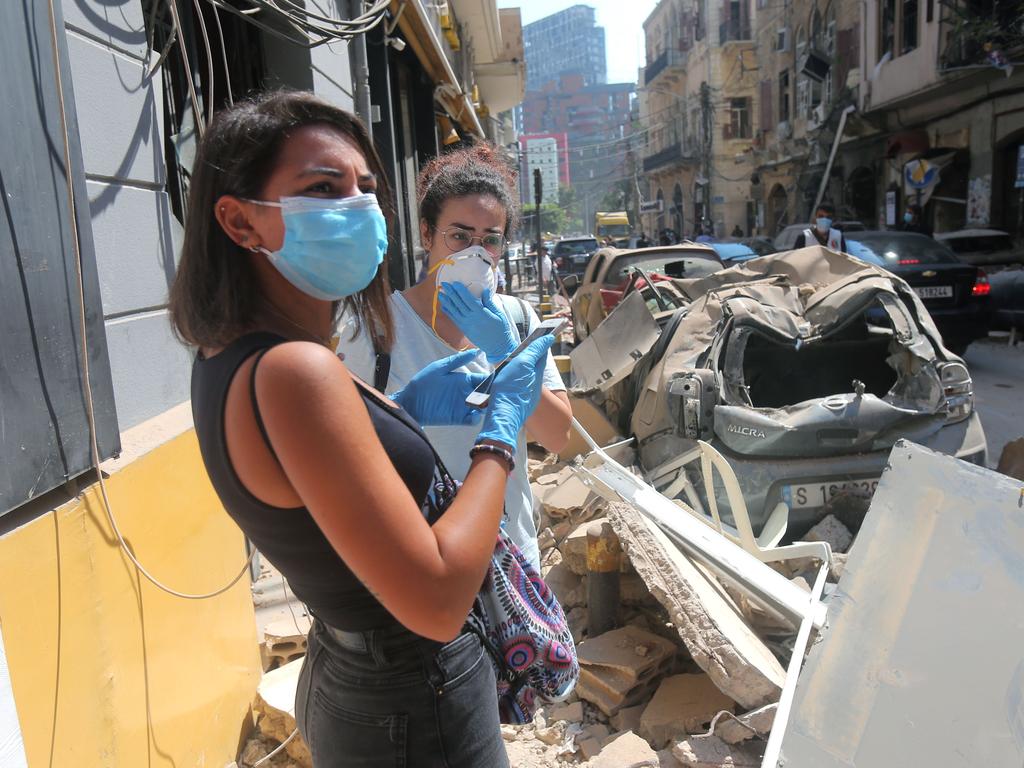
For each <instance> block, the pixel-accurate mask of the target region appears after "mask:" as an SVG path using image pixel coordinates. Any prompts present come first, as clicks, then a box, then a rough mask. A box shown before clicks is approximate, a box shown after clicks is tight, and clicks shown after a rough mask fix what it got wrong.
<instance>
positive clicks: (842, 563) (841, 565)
mask: <svg viewBox="0 0 1024 768" xmlns="http://www.w3.org/2000/svg"><path fill="white" fill-rule="evenodd" d="M849 557H850V556H849V555H847V554H845V553H842V552H840V553H839V554H835V555H832V566H831V567H830V568H829V569H828V577H829V579H830V580H831V581H839V580H840V579H841V578H842V577H843V570H844V569H845V568H846V561H847V559H849Z"/></svg>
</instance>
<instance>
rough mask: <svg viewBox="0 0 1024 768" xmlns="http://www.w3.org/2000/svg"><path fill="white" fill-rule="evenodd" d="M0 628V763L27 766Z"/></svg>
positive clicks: (15, 767)
mask: <svg viewBox="0 0 1024 768" xmlns="http://www.w3.org/2000/svg"><path fill="white" fill-rule="evenodd" d="M2 630H3V628H2V627H0V765H2V766H4V768H28V760H27V759H26V757H25V742H24V741H23V740H22V738H21V725H20V724H19V723H18V710H17V709H16V708H15V706H14V691H13V690H12V689H11V675H10V671H9V670H8V668H7V654H6V652H5V651H4V637H3V631H2Z"/></svg>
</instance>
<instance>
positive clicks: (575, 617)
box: [565, 606, 590, 644]
mask: <svg viewBox="0 0 1024 768" xmlns="http://www.w3.org/2000/svg"><path fill="white" fill-rule="evenodd" d="M565 621H566V623H568V625H569V631H570V632H571V633H572V639H573V640H574V641H576V643H577V644H579V643H580V642H582V641H583V633H584V632H585V631H586V629H587V623H588V622H589V621H590V614H589V613H588V612H587V609H586V608H583V607H582V606H579V607H576V608H573V609H572V610H571V611H569V613H568V614H567V615H566V617H565Z"/></svg>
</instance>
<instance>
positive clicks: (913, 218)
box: [900, 203, 932, 237]
mask: <svg viewBox="0 0 1024 768" xmlns="http://www.w3.org/2000/svg"><path fill="white" fill-rule="evenodd" d="M900 230H902V231H903V232H917V233H919V234H922V235H927V236H928V237H931V236H932V229H931V227H929V226H928V225H927V224H925V223H924V215H923V213H922V211H921V206H919V205H917V204H916V203H911V204H910V205H908V206H907V210H905V211H904V212H903V222H902V223H901V224H900Z"/></svg>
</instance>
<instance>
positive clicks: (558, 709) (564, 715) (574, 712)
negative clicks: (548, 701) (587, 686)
mask: <svg viewBox="0 0 1024 768" xmlns="http://www.w3.org/2000/svg"><path fill="white" fill-rule="evenodd" d="M546 716H547V719H548V720H549V721H552V722H554V721H555V720H565V721H567V722H570V723H578V722H580V721H581V720H582V719H583V702H582V701H574V702H572V704H558V705H556V706H554V707H552V708H551V711H550V712H547V713H546Z"/></svg>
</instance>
